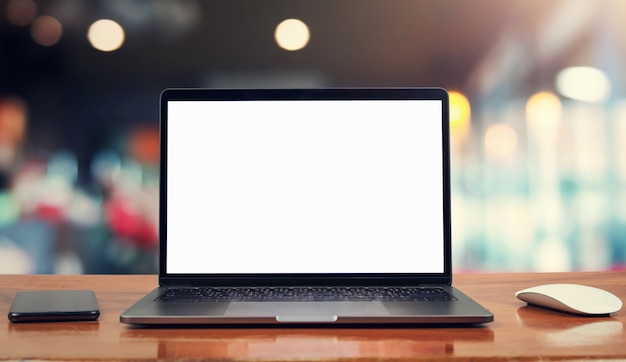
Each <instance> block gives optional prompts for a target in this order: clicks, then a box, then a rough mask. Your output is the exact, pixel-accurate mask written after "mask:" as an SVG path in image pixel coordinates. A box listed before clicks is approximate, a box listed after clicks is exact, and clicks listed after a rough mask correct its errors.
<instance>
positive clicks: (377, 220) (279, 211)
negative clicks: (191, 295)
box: [162, 99, 446, 274]
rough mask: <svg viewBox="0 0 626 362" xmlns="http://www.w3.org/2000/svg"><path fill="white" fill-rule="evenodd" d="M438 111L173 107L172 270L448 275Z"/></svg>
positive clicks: (275, 103) (279, 103)
mask: <svg viewBox="0 0 626 362" xmlns="http://www.w3.org/2000/svg"><path fill="white" fill-rule="evenodd" d="M443 108H444V107H442V100H432V99H430V100H413V99H402V100H391V99H385V100H371V99H370V100H341V99H332V100H293V99H292V100H263V99H261V100H238V101H232V100H169V101H167V106H166V108H164V109H165V110H166V112H167V115H166V116H167V126H166V127H165V129H166V135H165V138H166V143H167V146H166V150H167V152H166V164H167V167H166V172H167V174H166V178H167V179H166V185H167V186H166V190H165V195H166V205H167V210H166V220H167V221H166V231H165V233H163V234H162V237H165V238H166V240H167V244H166V253H165V255H166V270H165V271H166V273H168V274H265V273H266V274H292V273H305V274H306V273H443V272H444V227H445V225H444V223H445V220H444V210H446V207H445V205H444V197H443V196H444V176H443V175H444V172H443V169H444V164H443V158H444V155H443V154H442V152H443V147H442V144H443V143H442V142H443V140H442V137H443V134H442V133H443V131H442V117H443V115H442V112H443ZM162 130H163V128H162ZM162 216H164V215H162Z"/></svg>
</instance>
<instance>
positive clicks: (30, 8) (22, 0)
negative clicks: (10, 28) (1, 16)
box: [6, 0, 37, 26]
mask: <svg viewBox="0 0 626 362" xmlns="http://www.w3.org/2000/svg"><path fill="white" fill-rule="evenodd" d="M36 16H37V4H35V3H34V2H33V1H32V0H9V2H8V3H7V7H6V17H7V20H8V21H9V23H11V24H13V25H17V26H28V25H30V24H31V23H32V22H33V20H34V19H35V17H36Z"/></svg>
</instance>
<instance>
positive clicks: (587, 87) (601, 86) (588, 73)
mask: <svg viewBox="0 0 626 362" xmlns="http://www.w3.org/2000/svg"><path fill="white" fill-rule="evenodd" d="M556 89H557V90H558V91H559V93H560V94H562V95H563V96H565V97H568V98H572V99H576V100H579V101H583V102H590V103H600V102H604V101H606V100H607V99H608V98H609V95H610V94H611V82H610V81H609V77H607V75H606V74H605V73H604V72H603V71H601V70H600V69H596V68H592V67H571V68H565V69H563V70H562V71H561V72H559V74H558V75H557V77H556Z"/></svg>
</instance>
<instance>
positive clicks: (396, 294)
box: [155, 287, 457, 302]
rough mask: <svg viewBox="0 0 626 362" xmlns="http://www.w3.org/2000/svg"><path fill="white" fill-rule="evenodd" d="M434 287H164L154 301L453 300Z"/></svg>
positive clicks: (453, 298) (444, 292)
mask: <svg viewBox="0 0 626 362" xmlns="http://www.w3.org/2000/svg"><path fill="white" fill-rule="evenodd" d="M454 300H457V299H456V298H455V297H453V296H451V295H450V294H448V293H447V292H446V291H445V290H443V288H436V287H429V288H425V287H209V288H203V287H184V288H168V289H167V291H165V292H164V293H163V294H161V295H160V296H159V297H158V298H156V299H155V301H157V302H244V301H248V302H252V301H266V302H284V301H425V302H427V301H454Z"/></svg>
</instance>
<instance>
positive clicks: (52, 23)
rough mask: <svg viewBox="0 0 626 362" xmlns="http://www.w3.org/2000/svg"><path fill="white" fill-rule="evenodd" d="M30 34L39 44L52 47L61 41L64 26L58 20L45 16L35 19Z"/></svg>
mask: <svg viewBox="0 0 626 362" xmlns="http://www.w3.org/2000/svg"><path fill="white" fill-rule="evenodd" d="M30 33H31V35H32V37H33V39H34V40H35V42H36V43H37V44H39V45H43V46H51V45H54V44H56V43H57V42H58V41H59V40H60V39H61V35H62V34H63V26H62V25H61V23H60V22H59V21H58V20H57V19H55V18H53V17H51V16H47V15H44V16H40V17H38V18H37V19H35V21H34V22H33V26H32V28H31V30H30Z"/></svg>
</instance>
